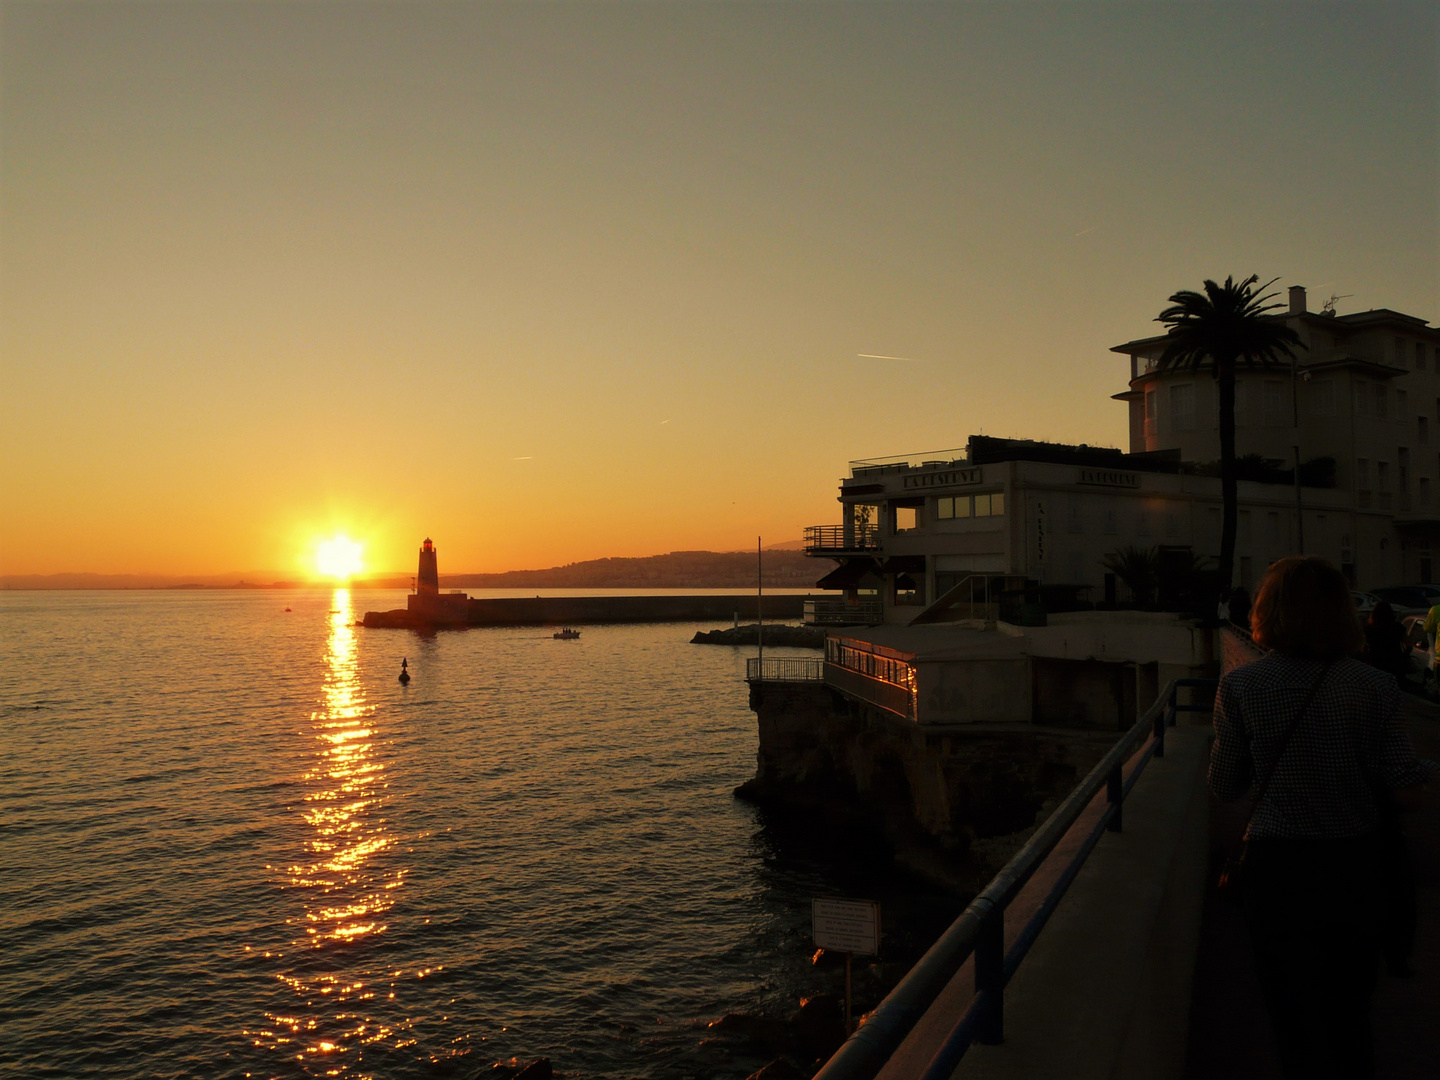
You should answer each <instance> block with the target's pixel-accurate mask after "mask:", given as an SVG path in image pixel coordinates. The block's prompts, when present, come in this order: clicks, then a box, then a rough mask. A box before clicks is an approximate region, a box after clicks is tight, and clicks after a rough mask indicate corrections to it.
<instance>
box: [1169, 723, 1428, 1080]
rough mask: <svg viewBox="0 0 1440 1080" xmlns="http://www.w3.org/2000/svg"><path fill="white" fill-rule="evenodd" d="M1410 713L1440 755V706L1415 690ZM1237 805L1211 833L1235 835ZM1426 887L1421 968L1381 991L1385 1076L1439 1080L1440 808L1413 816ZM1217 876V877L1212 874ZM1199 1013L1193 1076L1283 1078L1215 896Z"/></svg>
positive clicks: (1422, 742)
mask: <svg viewBox="0 0 1440 1080" xmlns="http://www.w3.org/2000/svg"><path fill="white" fill-rule="evenodd" d="M1405 704H1406V711H1407V716H1408V719H1409V721H1410V730H1411V733H1412V734H1413V736H1414V739H1415V747H1416V750H1418V751H1419V753H1420V756H1421V757H1427V758H1430V759H1432V760H1435V761H1440V707H1437V706H1435V705H1431V704H1428V703H1426V702H1422V701H1420V700H1419V699H1417V698H1414V697H1410V696H1409V695H1406V697H1405ZM1234 816H1235V812H1234V810H1232V809H1231V808H1228V807H1220V806H1217V807H1215V808H1214V809H1213V810H1212V834H1213V835H1220V836H1223V835H1227V828H1228V830H1229V831H1228V835H1232V836H1233V835H1235V833H1237V832H1238V831H1239V829H1240V828H1242V827H1243V825H1244V822H1243V820H1241V821H1238V822H1237V821H1236V820H1235V819H1234ZM1405 829H1406V833H1407V834H1408V836H1409V839H1410V846H1411V850H1412V857H1413V858H1414V861H1415V870H1416V877H1417V878H1418V879H1419V886H1420V920H1419V922H1420V925H1419V933H1418V936H1417V940H1416V947H1415V954H1416V955H1415V966H1416V968H1418V969H1419V973H1418V974H1417V975H1415V976H1414V977H1413V978H1409V979H1391V978H1387V977H1386V976H1384V975H1382V976H1381V978H1380V987H1379V992H1378V993H1377V994H1376V998H1375V1018H1374V1022H1375V1038H1376V1046H1377V1050H1376V1064H1377V1071H1376V1076H1377V1080H1435V1077H1436V1076H1437V1074H1440V1066H1437V1062H1440V1023H1437V1021H1436V1018H1437V1017H1440V808H1432V809H1429V810H1426V811H1425V812H1423V813H1419V814H1407V815H1406V816H1405ZM1210 877H1211V880H1213V879H1214V877H1215V875H1214V874H1211V875H1210ZM1200 940H1201V947H1200V957H1199V963H1198V965H1197V968H1196V971H1195V996H1194V1000H1193V1002H1192V1006H1191V1016H1190V1053H1189V1061H1188V1063H1187V1068H1186V1072H1185V1077H1186V1080H1272V1078H1275V1077H1278V1076H1279V1066H1278V1063H1277V1059H1276V1055H1275V1046H1274V1042H1273V1040H1272V1038H1271V1035H1270V1030H1269V1025H1268V1022H1267V1021H1266V1018H1265V1012H1264V1006H1263V1004H1262V1003H1261V1001H1260V988H1259V986H1258V984H1257V983H1256V979H1255V973H1254V970H1253V969H1252V968H1251V966H1250V960H1249V954H1248V951H1247V946H1246V943H1245V930H1244V926H1243V925H1242V923H1241V921H1240V917H1239V913H1238V912H1237V911H1236V910H1235V909H1234V908H1233V907H1230V906H1229V905H1227V904H1225V903H1222V902H1217V901H1216V900H1215V897H1213V896H1210V897H1207V898H1206V907H1205V918H1204V922H1203V924H1202V926H1201V931H1200Z"/></svg>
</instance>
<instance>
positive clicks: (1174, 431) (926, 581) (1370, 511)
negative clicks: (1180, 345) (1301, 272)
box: [806, 286, 1440, 624]
mask: <svg viewBox="0 0 1440 1080" xmlns="http://www.w3.org/2000/svg"><path fill="white" fill-rule="evenodd" d="M1277 317H1279V318H1283V319H1284V320H1285V321H1286V322H1287V324H1288V325H1290V326H1291V327H1293V328H1294V329H1295V331H1296V332H1297V333H1298V334H1299V335H1300V337H1301V340H1302V341H1303V342H1304V343H1305V344H1306V346H1307V348H1306V349H1304V350H1301V351H1300V352H1299V356H1298V359H1297V361H1296V363H1295V364H1293V365H1286V366H1285V367H1283V368H1267V369H1250V370H1245V371H1242V373H1241V375H1240V376H1239V378H1238V380H1237V397H1236V414H1237V415H1236V453H1237V455H1239V456H1241V457H1242V458H1244V457H1245V456H1246V455H1253V457H1252V458H1251V459H1250V460H1248V461H1246V462H1245V463H1244V464H1245V471H1244V472H1242V476H1249V477H1251V478H1250V479H1242V480H1241V481H1240V483H1239V504H1240V506H1239V511H1240V513H1239V522H1238V532H1237V537H1236V562H1235V577H1236V581H1237V582H1238V583H1240V584H1245V585H1253V584H1254V583H1255V582H1256V581H1257V580H1258V579H1259V577H1260V575H1261V574H1262V573H1263V572H1264V569H1265V567H1266V566H1267V565H1268V564H1269V563H1270V562H1272V561H1273V560H1274V559H1276V558H1279V557H1281V556H1283V555H1287V554H1291V553H1293V552H1295V551H1297V550H1300V548H1301V546H1302V539H1303V550H1304V551H1305V552H1306V553H1308V554H1316V555H1321V556H1324V557H1325V558H1327V559H1330V560H1331V561H1332V562H1334V563H1335V564H1336V565H1338V566H1340V567H1341V568H1342V569H1344V570H1345V572H1346V573H1347V574H1348V575H1349V576H1350V578H1351V580H1352V581H1354V582H1355V583H1356V585H1357V586H1358V587H1360V588H1370V587H1374V586H1379V585H1385V584H1399V583H1404V582H1413V581H1424V582H1428V581H1431V580H1432V579H1433V578H1434V577H1435V576H1436V573H1437V569H1440V568H1437V567H1436V565H1435V552H1436V551H1437V550H1440V442H1437V443H1436V444H1434V445H1432V444H1431V441H1430V428H1431V423H1432V421H1433V422H1437V423H1440V330H1436V329H1434V328H1431V327H1430V326H1428V325H1427V323H1426V322H1425V321H1424V320H1421V319H1418V318H1415V317H1413V316H1409V315H1402V314H1399V313H1398V312H1393V311H1388V310H1380V311H1369V312H1361V313H1356V314H1352V315H1337V314H1335V313H1334V311H1333V310H1330V309H1329V308H1327V310H1326V311H1325V312H1322V313H1320V314H1315V313H1311V312H1308V311H1307V310H1306V298H1305V290H1304V289H1302V288H1300V287H1298V286H1297V287H1292V288H1291V289H1290V306H1289V312H1288V313H1287V314H1285V315H1283V316H1277ZM1164 343H1165V339H1164V336H1163V335H1160V336H1155V337H1149V338H1142V339H1137V340H1135V341H1130V342H1126V343H1125V344H1123V345H1117V346H1115V347H1114V349H1113V350H1112V351H1114V352H1119V353H1122V354H1124V355H1127V356H1129V357H1130V372H1129V374H1130V385H1129V388H1128V389H1127V390H1125V391H1124V392H1123V393H1120V394H1116V395H1115V397H1116V398H1117V399H1118V400H1121V401H1124V402H1126V403H1127V404H1128V406H1129V410H1130V444H1131V445H1130V452H1129V453H1125V452H1122V451H1120V450H1109V449H1102V448H1095V447H1084V446H1079V447H1075V446H1058V445H1055V444H1047V443H1032V442H1026V441H1021V440H1003V439H988V438H981V437H978V436H972V437H971V439H970V442H969V444H968V446H967V448H966V451H965V453H963V454H960V453H958V452H951V451H942V452H937V453H934V454H926V455H920V456H919V457H917V458H907V459H900V458H891V459H877V460H869V461H855V462H852V463H851V474H850V476H848V477H846V478H844V479H843V480H841V482H840V503H841V507H842V510H841V524H839V525H833V526H816V527H813V528H810V529H807V530H806V549H807V550H808V551H809V552H810V553H811V554H813V555H816V556H821V557H827V558H834V559H836V560H838V561H839V562H840V564H841V565H840V566H839V567H838V568H837V569H836V570H835V571H834V572H832V573H831V574H828V575H827V576H826V577H825V578H823V579H822V580H821V582H820V584H821V586H822V587H826V588H835V589H837V590H841V591H842V592H843V595H844V599H843V600H842V599H838V598H837V600H835V601H833V602H829V603H826V602H819V603H817V604H816V605H815V613H814V615H815V618H816V620H817V621H822V622H824V621H835V622H857V621H865V622H882V621H883V622H885V623H892V624H902V623H909V622H911V621H912V620H914V619H915V618H916V617H917V616H919V617H920V618H921V621H931V620H933V619H938V618H940V617H941V615H944V617H946V618H954V617H956V615H957V614H964V612H963V611H961V610H960V609H958V608H956V607H955V603H956V601H957V597H958V599H959V602H960V603H962V604H965V605H970V604H972V601H980V602H982V603H984V604H985V605H986V607H987V609H989V610H987V611H986V612H985V614H986V615H987V616H988V617H991V618H993V617H994V616H995V611H994V610H993V605H994V604H995V602H996V600H997V598H998V595H999V593H1000V592H1001V591H1007V592H1008V593H1009V595H1010V597H1011V598H1012V600H1014V601H1016V602H1019V600H1020V599H1023V598H1028V599H1030V600H1032V601H1042V600H1043V598H1044V597H1043V594H1044V593H1045V592H1047V591H1048V593H1049V595H1050V596H1051V597H1052V598H1053V597H1059V596H1061V595H1063V594H1064V593H1065V592H1067V591H1069V592H1071V593H1074V592H1076V591H1077V590H1088V592H1087V593H1084V594H1082V595H1083V598H1084V599H1088V600H1095V601H1103V600H1105V599H1113V598H1114V590H1115V582H1114V580H1113V578H1111V579H1110V580H1108V581H1107V576H1106V571H1105V568H1104V566H1103V564H1102V560H1103V559H1104V558H1105V556H1107V555H1109V554H1113V553H1115V552H1117V551H1119V550H1120V549H1122V548H1125V547H1127V546H1135V547H1142V548H1149V547H1154V548H1156V549H1157V550H1158V552H1159V554H1160V557H1161V560H1162V564H1165V563H1168V564H1169V565H1170V566H1173V567H1188V566H1189V565H1191V564H1192V563H1193V562H1194V560H1195V559H1197V558H1199V559H1214V558H1215V557H1216V556H1218V554H1219V549H1220V518H1221V502H1220V481H1219V479H1218V467H1217V464H1216V463H1217V462H1218V458H1219V433H1218V410H1219V402H1218V394H1217V391H1216V388H1215V383H1214V380H1213V379H1211V378H1210V376H1209V375H1208V374H1206V373H1201V374H1200V375H1198V376H1197V375H1196V374H1194V373H1191V372H1177V371H1171V372H1166V373H1163V374H1162V373H1160V372H1158V371H1157V370H1155V363H1154V358H1155V357H1157V356H1158V355H1159V353H1160V351H1161V350H1162V349H1163V347H1164ZM1297 461H1298V462H1299V463H1300V469H1299V472H1300V479H1301V481H1302V483H1301V485H1300V486H1299V487H1298V488H1297V486H1296V485H1295V483H1294V468H1295V464H1296V462H1297ZM1297 493H1298V498H1297ZM1302 533H1303V536H1302ZM1026 589H1028V590H1029V596H1028V597H1023V596H1022V592H1023V590H1026ZM941 598H944V599H945V600H946V602H947V608H946V612H940V611H929V612H927V608H930V607H931V605H934V604H935V602H936V600H937V599H941ZM972 611H974V613H975V614H977V615H979V614H981V612H980V611H979V610H976V609H975V608H974V607H973V606H972ZM922 613H925V614H922Z"/></svg>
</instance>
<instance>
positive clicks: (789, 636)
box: [690, 623, 825, 649]
mask: <svg viewBox="0 0 1440 1080" xmlns="http://www.w3.org/2000/svg"><path fill="white" fill-rule="evenodd" d="M764 643H765V644H766V645H775V646H781V645H784V646H787V647H790V648H801V649H823V648H824V647H825V631H824V630H822V629H821V628H820V627H818V626H785V625H783V624H780V623H776V624H774V625H771V624H769V623H767V624H766V625H765V638H764ZM690 644H692V645H758V644H760V625H759V624H758V623H751V624H750V625H749V626H736V627H732V628H730V629H728V630H701V631H699V632H698V633H696V635H695V636H694V637H693V638H691V639H690Z"/></svg>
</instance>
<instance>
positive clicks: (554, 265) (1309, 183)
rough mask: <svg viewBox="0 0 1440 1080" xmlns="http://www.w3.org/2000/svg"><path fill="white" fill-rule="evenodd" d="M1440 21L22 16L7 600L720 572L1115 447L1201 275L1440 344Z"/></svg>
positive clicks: (754, 14) (1361, 17) (16, 80)
mask: <svg viewBox="0 0 1440 1080" xmlns="http://www.w3.org/2000/svg"><path fill="white" fill-rule="evenodd" d="M1437 10H1440V9H1437V7H1436V6H1435V5H1433V4H1430V3H1366V4H1346V5H1326V4H1318V3H1308V2H1307V3H1301V4H1280V3H1237V4H1217V3H1188V4H1185V3H1143V4H1121V3H1085V2H1078V3H1065V4H1045V5H1041V4H1025V3H986V4H980V3H950V4H934V5H927V4H903V5H902V4H884V5H880V4H848V5H847V4H802V3H788V4H780V5H765V4H743V5H732V4H724V3H707V4H696V3H678V2H677V3H661V4H620V3H614V4H579V5H569V4H524V5H521V4H507V5H490V4H483V3H464V4H454V5H449V4H431V3H423V2H422V3H416V4H400V3H391V4H379V5H366V4H363V3H343V4H342V3H337V4H325V3H288V4H287V3H243V4H226V3H189V4H111V3H102V4H94V5H87V4H80V3H65V4H52V3H43V4H19V3H10V2H4V3H0V18H3V24H0V34H3V47H0V48H3V51H0V94H3V98H0V140H3V142H0V155H3V157H0V170H3V171H0V305H3V308H0V315H3V325H0V353H3V355H0V363H3V383H0V387H3V389H0V572H4V573H11V574H19V573H50V572H57V571H87V570H88V571H97V572H110V573H120V572H165V571H173V572H176V573H185V572H194V573H203V572H217V573H218V572H224V571H229V570H241V569H244V570H250V569H263V570H273V571H274V572H276V573H277V574H279V575H291V576H293V575H295V574H297V573H299V572H301V571H302V570H303V569H305V568H306V567H308V566H309V565H311V563H312V561H313V555H314V547H315V543H316V542H317V541H318V539H320V538H321V537H327V536H331V535H333V534H335V533H337V532H340V533H345V534H347V535H349V536H352V537H354V538H356V539H358V540H360V541H362V542H364V543H365V544H366V555H365V561H366V563H367V565H368V566H369V567H370V568H371V569H376V570H389V569H399V570H408V569H409V568H411V567H412V566H413V563H414V552H415V548H416V546H417V545H418V543H419V541H420V540H421V539H422V538H423V537H425V536H427V535H429V536H433V537H434V538H435V540H436V542H437V544H438V545H439V547H440V552H441V568H442V570H443V571H447V572H460V571H485V570H504V569H510V568H519V567H540V566H549V565H554V564H557V563H562V562H569V561H573V560H577V559H584V558H592V557H598V556H604V555H646V554H654V553H657V552H663V551H669V550H673V549H684V548H711V549H722V550H723V549H734V548H742V547H747V546H750V545H752V544H753V543H754V541H755V537H756V536H757V535H762V536H763V537H764V538H765V541H766V542H767V543H770V542H778V541H782V540H791V539H798V538H799V536H800V531H801V529H802V527H803V526H805V525H807V524H820V523H830V522H836V521H838V520H839V513H838V508H837V506H836V503H835V495H836V484H837V481H838V479H839V478H840V476H841V475H842V474H844V473H845V471H846V463H847V461H848V460H850V459H852V458H859V457H869V456H876V455H881V454H892V453H907V452H912V451H913V452H918V451H924V450H930V449H945V448H952V447H959V446H963V445H964V443H965V440H966V438H967V436H968V435H970V434H971V433H973V432H978V431H981V430H982V429H983V431H984V432H985V433H986V434H992V435H1016V436H1026V437H1032V438H1045V439H1056V440H1065V441H1088V442H1091V443H1100V444H1106V445H1122V444H1123V442H1124V439H1125V413H1124V407H1123V406H1122V405H1120V404H1118V403H1116V402H1112V401H1110V400H1109V395H1110V394H1112V393H1115V392H1116V391H1118V390H1121V389H1123V388H1124V382H1125V378H1126V377H1127V374H1128V369H1127V367H1126V361H1125V360H1124V359H1123V358H1122V357H1118V356H1115V355H1113V354H1111V353H1109V352H1107V349H1108V347H1109V346H1111V345H1113V344H1116V343H1118V342H1121V341H1125V340H1127V339H1129V338H1132V337H1136V336H1140V335H1143V334H1146V333H1149V332H1152V331H1154V330H1155V329H1156V324H1154V323H1153V322H1152V321H1151V320H1153V319H1154V317H1155V315H1156V314H1157V313H1158V311H1159V310H1160V308H1161V307H1163V306H1164V302H1165V299H1166V297H1167V296H1168V295H1169V294H1170V293H1172V292H1174V291H1175V290H1176V289H1179V288H1192V287H1198V285H1199V283H1200V281H1201V279H1202V278H1204V277H1220V278H1223V277H1224V276H1225V275H1226V274H1227V273H1234V274H1236V275H1248V274H1250V273H1258V274H1260V275H1261V276H1262V280H1264V279H1268V278H1270V277H1276V276H1278V277H1279V278H1280V281H1279V283H1278V287H1281V288H1283V287H1284V286H1286V285H1289V284H1302V285H1306V286H1308V287H1309V288H1310V290H1311V296H1312V298H1313V302H1314V303H1315V305H1316V306H1318V304H1319V302H1320V301H1322V300H1323V299H1324V298H1325V297H1327V296H1329V295H1330V294H1331V293H1337V294H1347V293H1348V294H1353V295H1351V296H1350V297H1349V298H1348V299H1344V300H1341V301H1340V310H1341V311H1342V312H1343V311H1352V310H1356V309H1363V308H1368V307H1390V308H1394V309H1397V310H1400V311H1405V312H1407V313H1410V314H1414V315H1419V316H1420V317H1422V318H1425V319H1429V320H1431V321H1437V320H1440V302H1437V301H1440V295H1437V293H1440V244H1437V240H1440V220H1437V215H1440V200H1437V175H1440V158H1437V87H1440V63H1437V49H1440V16H1437ZM861 354H876V355H880V356H888V357H899V358H902V359H892V360H885V359H872V358H867V357H865V356H862V355H861Z"/></svg>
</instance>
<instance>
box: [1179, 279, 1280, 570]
mask: <svg viewBox="0 0 1440 1080" xmlns="http://www.w3.org/2000/svg"><path fill="white" fill-rule="evenodd" d="M1258 280H1259V275H1257V274H1251V275H1250V276H1249V277H1248V278H1246V279H1245V280H1244V281H1241V282H1236V281H1235V280H1234V279H1233V278H1231V277H1227V278H1226V279H1225V284H1224V285H1217V284H1215V282H1213V281H1211V280H1210V279H1208V278H1207V279H1206V280H1205V291H1204V292H1203V293H1198V292H1193V291H1191V290H1189V289H1182V290H1181V291H1180V292H1177V293H1175V294H1174V295H1173V296H1171V297H1170V305H1171V306H1170V307H1167V308H1166V309H1165V310H1164V311H1162V312H1160V316H1159V318H1157V319H1156V320H1155V321H1156V322H1161V323H1164V324H1165V325H1166V326H1167V327H1168V328H1169V330H1168V332H1167V334H1166V343H1165V349H1164V351H1163V352H1161V354H1160V358H1159V360H1158V361H1157V366H1158V367H1159V369H1160V370H1161V371H1167V370H1170V369H1174V368H1189V369H1191V370H1193V371H1197V372H1198V371H1202V370H1205V369H1209V371H1210V373H1211V375H1212V376H1213V377H1214V378H1215V380H1216V381H1217V382H1218V383H1219V385H1220V497H1221V500H1222V501H1223V503H1224V520H1223V523H1222V525H1221V529H1220V566H1219V577H1220V580H1219V588H1220V590H1221V592H1220V595H1222V596H1224V595H1226V594H1227V593H1228V592H1229V590H1230V577H1231V574H1232V572H1233V570H1234V567H1235V522H1236V519H1237V517H1238V510H1237V508H1236V502H1237V498H1236V492H1235V369H1236V367H1237V366H1239V365H1240V364H1246V365H1251V364H1258V365H1260V366H1261V367H1265V366H1267V365H1269V364H1277V363H1279V362H1280V361H1282V360H1287V359H1292V358H1293V357H1294V356H1295V347H1296V346H1299V347H1300V348H1304V343H1303V342H1302V341H1301V340H1300V335H1298V334H1297V333H1295V331H1294V330H1292V329H1290V327H1288V326H1286V325H1285V323H1284V322H1283V321H1281V320H1280V319H1279V318H1277V317H1276V316H1274V315H1267V314H1266V312H1269V311H1273V310H1275V309H1276V308H1278V307H1280V306H1281V305H1280V304H1278V303H1276V304H1271V303H1267V301H1269V300H1271V299H1273V298H1274V297H1275V295H1276V294H1275V293H1268V294H1266V295H1260V294H1262V293H1264V292H1265V290H1266V289H1268V288H1269V287H1270V286H1271V285H1273V284H1275V282H1276V281H1277V280H1278V279H1277V278H1271V279H1270V280H1269V281H1267V282H1266V283H1265V284H1264V285H1261V286H1259V287H1258V288H1257V287H1256V285H1255V282H1256V281H1258Z"/></svg>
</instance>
